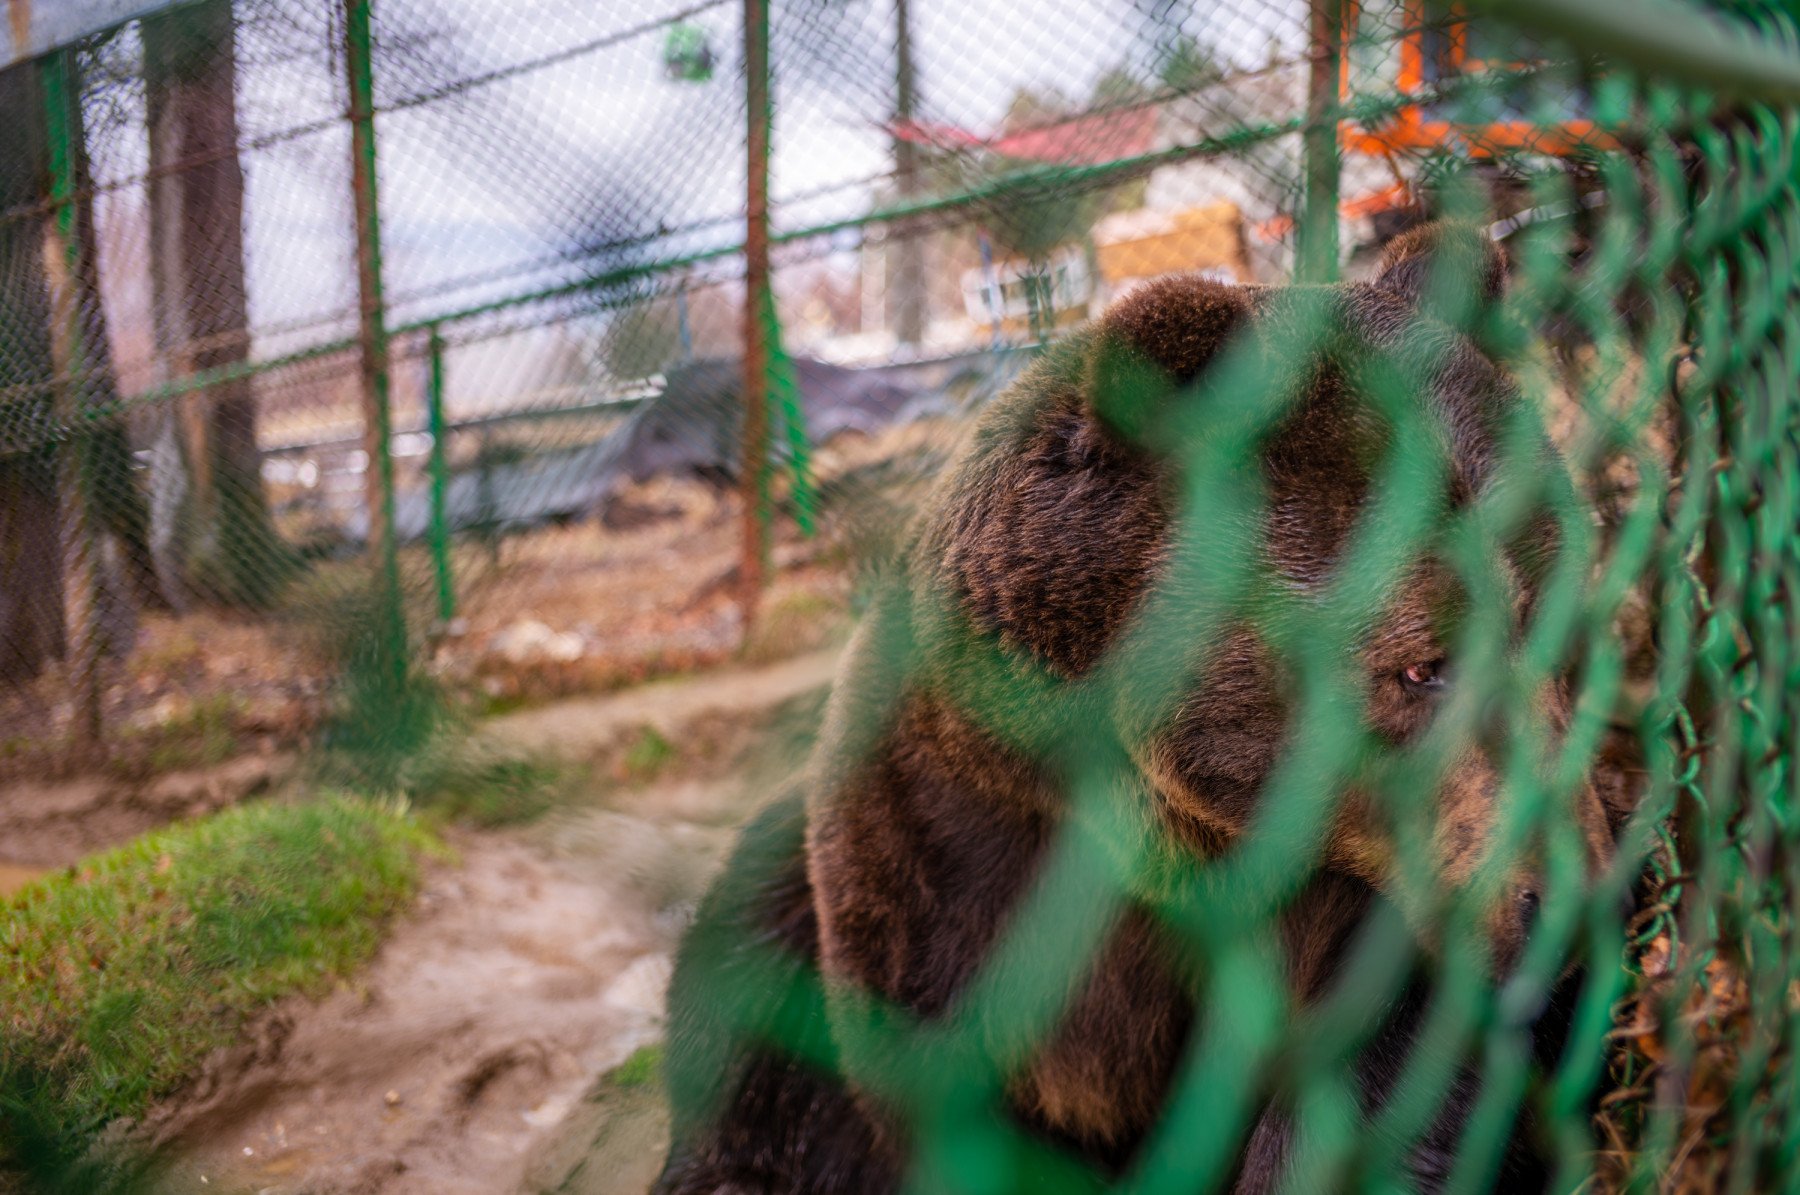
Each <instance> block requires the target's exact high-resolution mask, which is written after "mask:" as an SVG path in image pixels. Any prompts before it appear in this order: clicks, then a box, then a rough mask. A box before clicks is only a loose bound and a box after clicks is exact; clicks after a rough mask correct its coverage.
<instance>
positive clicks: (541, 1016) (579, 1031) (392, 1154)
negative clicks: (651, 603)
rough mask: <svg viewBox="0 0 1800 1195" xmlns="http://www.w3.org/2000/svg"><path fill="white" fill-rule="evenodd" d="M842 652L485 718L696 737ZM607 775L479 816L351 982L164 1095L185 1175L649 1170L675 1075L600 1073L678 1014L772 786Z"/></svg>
mask: <svg viewBox="0 0 1800 1195" xmlns="http://www.w3.org/2000/svg"><path fill="white" fill-rule="evenodd" d="M833 664H834V658H833V656H832V655H831V654H830V653H821V654H818V655H812V656H805V657H800V658H797V659H793V660H789V661H784V662H782V663H779V664H775V665H771V666H769V667H766V668H760V669H740V670H730V671H725V672H720V673H710V674H704V675H699V676H693V677H689V678H685V679H682V680H676V681H667V682H660V683H657V684H653V685H649V686H645V687H643V688H641V689H637V690H632V691H628V692H624V693H618V694H613V695H609V696H607V697H603V698H597V699H585V700H576V701H569V702H563V703H560V704H558V705H554V706H548V707H544V708H540V709H534V710H530V711H523V712H520V713H515V714H512V715H508V716H506V717H503V718H498V719H494V720H492V721H490V722H489V723H487V724H486V725H485V726H484V727H483V730H482V735H483V737H484V738H485V739H488V740H490V741H493V742H495V743H498V744H503V745H505V746H507V747H509V748H512V749H514V750H522V751H526V752H532V753H549V754H555V755H558V756H561V757H563V758H565V759H570V760H587V759H593V758H596V753H597V752H600V751H603V750H604V749H605V748H606V747H607V746H608V745H609V744H613V743H616V742H617V740H618V739H619V738H620V736H621V735H628V734H630V733H633V732H635V731H636V730H637V729H638V728H641V727H643V726H645V725H649V726H654V727H656V728H657V729H658V731H659V732H660V733H663V734H665V735H668V736H669V737H670V738H671V739H673V740H677V741H683V742H685V741H688V740H691V739H693V738H695V737H696V736H699V735H708V734H713V733H715V732H717V731H718V730H719V728H720V727H721V726H722V725H726V724H727V723H728V722H729V721H730V720H731V719H734V718H735V719H736V720H738V721H739V722H740V723H742V725H744V726H748V725H752V724H757V720H758V719H759V718H762V717H764V716H765V715H767V714H769V713H770V712H771V711H772V710H774V709H775V708H776V707H778V706H781V705H782V704H783V703H785V702H788V701H790V700H791V699H793V698H795V697H798V696H801V695H803V694H805V693H808V692H810V691H815V690H817V689H819V688H820V687H821V686H822V685H824V684H825V683H826V682H827V681H828V680H829V678H830V675H831V670H832V667H833ZM716 762H717V761H715V763H716ZM703 770H704V769H703ZM714 770H715V772H716V769H714ZM596 792H597V793H598V794H603V795H599V796H596V798H595V801H594V802H593V803H590V804H587V805H574V806H570V807H569V808H566V809H565V810H563V811H562V812H559V813H555V814H553V815H551V816H550V817H548V818H546V819H545V820H544V821H542V822H540V823H538V824H536V825H533V826H531V827H528V828H526V829H523V830H515V831H507V832H485V833H476V832H473V831H464V832H460V833H459V834H457V835H456V836H455V837H454V839H453V845H454V846H455V847H456V848H457V850H458V852H459V855H460V858H459V860H458V861H457V862H455V863H452V864H445V865H442V866H439V867H437V868H436V869H435V870H434V871H433V872H432V874H431V875H430V876H429V877H428V879H427V882H426V885H425V888H424V891H423V892H422V894H421V896H420V899H419V901H418V903H417V905H416V906H415V908H414V909H412V910H411V911H410V912H408V913H407V914H406V915H405V916H403V917H402V918H401V920H400V921H399V922H398V923H397V924H396V925H395V926H394V927H393V929H392V931H391V932H390V934H389V936H388V939H387V941H386V942H385V944H384V945H383V946H382V949H381V951H380V953H379V954H378V955H377V957H376V958H375V960H374V961H373V962H372V963H371V964H370V965H369V966H368V967H367V968H365V969H364V970H363V971H362V972H361V973H359V974H358V975H357V976H356V977H355V980H354V982H353V984H352V985H351V986H349V987H347V988H345V989H344V990H340V991H338V992H336V993H334V994H332V995H331V996H329V997H328V998H326V999H324V1000H322V1001H305V1000H292V1001H288V1002H287V1003H285V1004H284V1005H282V1006H280V1007H278V1008H277V1009H276V1010H274V1011H273V1012H272V1013H271V1014H270V1015H268V1016H267V1017H265V1018H264V1019H263V1020H262V1021H260V1022H259V1023H258V1024H257V1025H256V1026H255V1027H254V1028H253V1030H252V1031H251V1032H250V1033H249V1034H247V1035H246V1036H247V1040H246V1041H245V1043H244V1044H243V1045H241V1046H240V1047H238V1048H236V1049H234V1050H232V1051H229V1052H226V1053H224V1054H222V1055H220V1056H218V1057H216V1058H215V1059H214V1060H213V1062H212V1065H211V1066H210V1068H209V1072H208V1074H207V1075H206V1076H205V1077H204V1079H203V1080H202V1081H201V1082H199V1083H198V1084H196V1085H194V1086H193V1087H192V1088H190V1089H189V1090H188V1091H186V1092H184V1093H182V1094H181V1095H180V1096H179V1097H177V1098H176V1099H173V1100H171V1101H169V1102H167V1103H166V1104H165V1105H163V1106H162V1107H160V1108H159V1109H157V1110H156V1111H154V1112H153V1113H152V1115H151V1116H150V1117H149V1118H147V1121H146V1124H145V1128H146V1130H148V1131H149V1132H150V1134H151V1135H152V1138H153V1140H155V1141H157V1142H159V1143H161V1144H163V1145H164V1146H165V1147H166V1148H167V1151H168V1153H169V1154H170V1155H172V1156H173V1157H174V1158H176V1159H177V1160H176V1163H175V1169H174V1170H173V1171H172V1172H171V1173H170V1175H169V1176H168V1179H167V1181H166V1184H165V1188H164V1189H165V1190H166V1191H168V1192H170V1193H173V1192H177V1191H179V1192H183V1193H184V1195H185V1193H187V1192H193V1191H199V1190H225V1191H255V1192H258V1193H259V1195H299V1193H301V1192H306V1193H308V1195H352V1193H354V1195H427V1193H430V1195H464V1193H467V1195H475V1193H477V1192H480V1193H483V1195H487V1193H491V1192H515V1191H534V1192H535V1191H549V1190H564V1191H571V1192H574V1191H580V1192H584V1193H585V1192H593V1193H595V1195H601V1193H604V1195H626V1193H628V1192H629V1193H639V1192H642V1191H643V1190H644V1189H645V1188H646V1187H647V1185H648V1183H649V1181H650V1179H651V1177H653V1175H654V1172H655V1168H656V1166H657V1165H658V1163H659V1162H660V1158H661V1152H662V1149H663V1148H664V1146H663V1136H662V1134H663V1132H664V1128H663V1126H664V1123H665V1118H664V1115H663V1112H662V1109H661V1105H660V1097H659V1095H658V1093H657V1090H656V1087H655V1084H654V1082H640V1083H639V1084H638V1085H636V1086H635V1087H632V1088H630V1089H629V1090H627V1089H625V1088H623V1087H617V1088H615V1087H613V1086H609V1085H608V1084H607V1083H605V1082H599V1083H597V1082H596V1080H597V1077H599V1076H602V1075H604V1074H605V1073H606V1072H607V1071H609V1070H610V1069H611V1068H613V1067H616V1066H618V1065H619V1064H620V1063H621V1062H623V1061H625V1060H626V1059H628V1058H630V1057H631V1055H632V1054H633V1052H634V1051H636V1050H638V1049H639V1048H640V1047H642V1046H644V1045H646V1044H647V1043H650V1042H653V1041H655V1040H657V1039H658V1038H659V1037H660V1034H661V1018H662V1008H663V990H664V987H665V985H666V983H667V979H668V974H669V967H670V955H671V952H672V951H673V949H674V946H675V942H676V939H677V938H678V937H679V934H680V931H681V928H682V927H683V925H684V924H685V921H686V918H687V917H688V915H689V912H690V910H691V908H692V904H693V902H694V901H695V900H696V899H697V898H698V895H699V893H700V891H701V890H702V888H703V887H704V885H705V883H706V880H707V878H708V877H709V876H710V875H711V872H712V870H713V869H714V868H715V867H716V865H717V862H718V860H719V859H720V858H721V856H722V855H723V853H724V852H725V851H726V850H727V849H728V848H729V846H730V844H731V842H732V840H733V839H734V837H735V830H734V828H733V827H734V826H735V824H736V822H737V821H738V820H739V819H740V818H741V817H742V815H743V813H744V812H745V811H746V810H747V809H748V808H749V807H750V805H751V804H753V803H754V801H753V800H752V795H751V794H747V793H746V791H745V789H744V786H743V785H742V784H741V783H740V782H739V780H738V778H737V776H736V775H735V774H729V775H727V776H726V777H725V778H724V779H722V780H711V779H707V778H706V777H705V776H704V775H701V776H698V777H697V776H695V775H693V774H688V775H685V776H684V775H672V776H668V777H666V778H664V779H662V780H660V781H658V782H657V783H653V784H649V785H645V786H640V787H637V788H626V789H620V788H618V787H616V786H606V785H602V786H599V787H598V788H597V789H596ZM202 1179H204V1182H202Z"/></svg>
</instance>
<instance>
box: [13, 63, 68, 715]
mask: <svg viewBox="0 0 1800 1195" xmlns="http://www.w3.org/2000/svg"><path fill="white" fill-rule="evenodd" d="M43 110H44V101H43V91H42V88H41V87H40V85H39V80H38V67H37V64H36V63H33V62H23V63H19V64H17V65H15V66H12V67H9V68H7V69H5V70H0V112H10V113H32V114H35V113H39V112H42V111H43ZM46 163H47V149H46V144H45V141H44V136H43V125H42V122H40V121H36V120H31V119H22V120H5V121H0V685H19V684H23V683H25V682H27V681H30V680H32V679H33V678H35V677H36V676H37V675H38V674H39V673H40V672H42V671H43V668H44V665H45V664H46V663H47V662H49V661H51V660H54V659H58V658H60V657H61V656H62V654H63V644H64V634H63V615H62V562H61V548H60V546H59V539H58V531H57V527H58V524H57V500H56V463H55V460H54V457H53V452H54V449H53V447H52V441H51V439H50V430H51V391H50V388H49V385H50V377H51V365H50V309H49V303H48V289H47V283H46V280H45V278H44V228H45V213H44V210H43V209H42V208H41V207H39V206H37V205H38V204H39V202H40V201H41V200H42V198H43V190H42V187H43V179H44V177H45V174H46V172H47V169H48V167H47V164H46Z"/></svg>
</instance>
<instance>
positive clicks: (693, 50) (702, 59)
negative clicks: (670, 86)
mask: <svg viewBox="0 0 1800 1195" xmlns="http://www.w3.org/2000/svg"><path fill="white" fill-rule="evenodd" d="M712 73H713V52H712V45H711V44H710V43H709V42H708V41H707V40H706V30H704V29H702V28H700V26H698V25H688V24H685V23H684V24H677V25H671V26H670V27H669V36H668V39H667V40H666V41H664V42H663V76H664V77H665V78H667V79H669V80H671V81H672V82H676V83H704V82H706V81H707V80H708V79H711V78H712Z"/></svg>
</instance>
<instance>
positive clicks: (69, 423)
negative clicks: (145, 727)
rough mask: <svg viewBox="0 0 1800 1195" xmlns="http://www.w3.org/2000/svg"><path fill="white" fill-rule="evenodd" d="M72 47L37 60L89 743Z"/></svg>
mask: <svg viewBox="0 0 1800 1195" xmlns="http://www.w3.org/2000/svg"><path fill="white" fill-rule="evenodd" d="M73 55H74V51H73V50H70V49H61V50H57V51H56V52H54V53H52V54H50V55H49V56H48V57H46V58H44V59H43V60H42V66H41V69H42V72H43V75H42V79H43V92H44V127H45V133H46V135H47V140H48V142H49V146H48V148H49V165H50V203H51V209H52V215H51V219H50V221H49V223H48V225H47V226H46V231H45V236H46V238H47V240H48V244H47V245H46V246H45V253H44V262H45V271H46V274H47V277H48V281H49V284H50V325H51V328H50V351H51V358H52V365H53V368H54V369H55V371H56V376H57V377H58V379H59V381H58V383H57V385H56V389H55V406H56V421H57V423H58V424H59V425H60V426H61V427H62V428H63V429H64V432H65V438H64V440H63V443H62V446H61V451H60V452H59V453H58V475H59V476H58V482H57V489H58V490H59V491H60V494H61V503H62V507H63V511H62V568H63V576H62V593H63V610H64V623H63V633H64V635H65V637H66V646H65V648H64V658H65V659H66V660H67V662H68V669H69V683H70V688H71V690H72V691H73V693H74V696H75V727H74V730H75V737H76V739H77V741H78V742H80V743H81V744H82V745H83V746H85V747H88V748H90V749H91V748H93V747H96V746H98V744H99V743H100V741H101V738H102V731H103V726H102V714H101V693H100V686H101V677H100V651H101V642H100V639H101V634H102V630H101V625H100V609H99V602H100V578H99V573H98V570H97V568H96V564H97V561H96V557H97V555H98V544H97V543H96V532H97V529H96V527H95V523H94V512H93V510H92V508H91V497H92V495H91V493H90V482H91V480H92V479H91V478H90V476H89V457H90V455H91V453H90V444H91V435H92V431H93V428H92V425H91V424H90V423H89V422H88V420H87V419H86V415H87V414H88V413H87V412H86V411H85V410H84V409H83V406H84V404H83V403H82V401H81V394H82V382H83V378H84V375H85V374H86V371H87V363H86V355H87V354H86V350H85V349H84V347H83V345H82V313H81V301H80V295H79V292H80V286H81V274H82V261H81V244H82V237H81V230H80V228H79V227H78V221H79V219H80V214H81V205H80V203H79V202H77V197H76V194H75V189H76V188H75V177H76V158H77V155H78V154H79V153H80V152H81V147H80V146H79V145H78V144H76V137H77V136H78V133H77V131H76V130H77V129H78V127H79V126H78V124H77V122H76V121H77V118H76V112H75V105H76V104H78V103H79V102H80V96H78V95H77V94H76V90H75V78H74V76H75V66H74V63H73V62H72V61H71V59H72V57H73Z"/></svg>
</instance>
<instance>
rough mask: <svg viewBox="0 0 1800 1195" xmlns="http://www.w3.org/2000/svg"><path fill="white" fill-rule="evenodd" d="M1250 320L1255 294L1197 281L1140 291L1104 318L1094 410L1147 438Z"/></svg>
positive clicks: (1093, 356)
mask: <svg viewBox="0 0 1800 1195" xmlns="http://www.w3.org/2000/svg"><path fill="white" fill-rule="evenodd" d="M1249 315H1250V295H1249V292H1247V291H1246V290H1244V289H1243V288H1242V287H1236V286H1230V285H1227V284H1225V283H1222V282H1214V281H1212V280H1210V279H1207V278H1202V277H1199V276H1198V275H1192V274H1187V275H1176V276H1173V277H1169V278H1158V279H1156V280H1155V281H1153V282H1149V283H1146V284H1145V285H1143V286H1140V287H1138V288H1137V289H1136V290H1134V291H1132V292H1131V293H1130V294H1129V295H1127V296H1125V297H1124V298H1123V299H1120V300H1119V301H1118V302H1117V303H1115V304H1113V305H1112V306H1111V307H1110V308H1108V309H1107V312H1106V314H1105V315H1103V316H1101V317H1100V325H1099V328H1098V330H1097V332H1096V334H1095V336H1094V340H1093V343H1092V346H1091V348H1090V350H1089V358H1088V377H1087V385H1088V394H1089V401H1090V402H1092V404H1093V406H1094V410H1095V412H1096V413H1097V414H1099V415H1100V416H1101V417H1102V418H1103V419H1104V420H1105V421H1106V422H1107V423H1109V424H1111V425H1112V426H1113V427H1114V428H1115V429H1116V430H1118V431H1120V432H1123V433H1124V434H1126V435H1127V436H1129V437H1131V438H1134V439H1142V438H1143V433H1145V432H1146V431H1148V430H1149V428H1150V426H1151V424H1152V423H1153V422H1154V421H1155V419H1156V417H1157V415H1158V413H1159V411H1160V408H1161V407H1162V405H1163V403H1164V400H1165V399H1167V398H1168V397H1169V396H1171V395H1173V394H1175V393H1176V392H1178V391H1180V390H1181V389H1182V388H1183V387H1185V386H1187V385H1189V384H1191V383H1192V382H1193V381H1194V379H1196V378H1198V377H1199V376H1200V374H1201V373H1202V372H1203V371H1204V370H1205V369H1206V367H1207V365H1208V364H1209V363H1210V362H1211V361H1212V360H1213V358H1214V357H1216V356H1217V355H1218V353H1219V350H1220V349H1222V348H1224V347H1225V345H1226V344H1227V343H1228V342H1229V341H1230V340H1231V337H1232V335H1233V334H1234V333H1235V332H1237V331H1238V330H1239V329H1240V328H1242V327H1243V326H1244V325H1245V324H1246V323H1248V322H1249Z"/></svg>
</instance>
